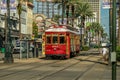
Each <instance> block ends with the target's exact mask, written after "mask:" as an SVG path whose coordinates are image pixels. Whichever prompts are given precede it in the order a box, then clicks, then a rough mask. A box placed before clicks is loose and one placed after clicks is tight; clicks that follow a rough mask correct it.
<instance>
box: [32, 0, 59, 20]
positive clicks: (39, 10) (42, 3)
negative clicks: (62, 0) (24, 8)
mask: <svg viewBox="0 0 120 80" xmlns="http://www.w3.org/2000/svg"><path fill="white" fill-rule="evenodd" d="M33 4H34V8H33V12H34V14H44V15H45V16H47V18H52V17H53V16H54V15H57V14H61V12H60V10H59V9H58V5H59V3H57V4H55V3H54V2H52V0H34V1H33Z"/></svg>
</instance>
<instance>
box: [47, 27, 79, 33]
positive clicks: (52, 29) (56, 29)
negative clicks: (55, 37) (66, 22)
mask: <svg viewBox="0 0 120 80" xmlns="http://www.w3.org/2000/svg"><path fill="white" fill-rule="evenodd" d="M45 32H71V33H75V34H80V33H79V32H78V31H72V30H69V29H66V28H49V29H47V30H45Z"/></svg>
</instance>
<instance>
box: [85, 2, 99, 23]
mask: <svg viewBox="0 0 120 80" xmlns="http://www.w3.org/2000/svg"><path fill="white" fill-rule="evenodd" d="M84 1H85V2H88V3H89V5H90V6H91V10H92V11H93V13H94V15H95V16H94V18H93V19H88V20H89V21H90V20H91V21H94V22H99V23H100V21H101V20H100V17H101V15H100V14H101V8H100V7H101V1H100V0H84Z"/></svg>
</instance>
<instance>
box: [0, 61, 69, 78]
mask: <svg viewBox="0 0 120 80" xmlns="http://www.w3.org/2000/svg"><path fill="white" fill-rule="evenodd" d="M62 61H63V60H62ZM69 61H70V59H69ZM58 62H61V60H57V61H54V62H51V63H45V64H43V65H40V64H38V65H37V66H34V67H31V68H28V69H25V70H19V71H15V72H12V73H9V74H5V75H1V76H0V77H7V76H12V75H14V74H17V73H21V72H25V71H28V70H32V69H34V68H38V67H42V66H45V65H49V64H50V65H53V64H55V63H57V64H58Z"/></svg>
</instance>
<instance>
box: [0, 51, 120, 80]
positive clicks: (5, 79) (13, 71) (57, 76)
mask: <svg viewBox="0 0 120 80" xmlns="http://www.w3.org/2000/svg"><path fill="white" fill-rule="evenodd" d="M117 64H118V66H117V80H120V76H119V75H120V63H119V62H118V63H117ZM111 72H112V71H111V66H108V65H107V62H104V61H103V60H102V57H101V55H100V54H99V53H98V52H96V51H95V50H91V51H89V52H81V54H80V55H78V56H77V57H73V58H71V59H66V60H59V59H45V58H40V59H37V58H30V59H21V60H20V59H15V60H14V63H13V64H4V63H3V62H2V61H0V80H112V79H111V74H112V73H111Z"/></svg>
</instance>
